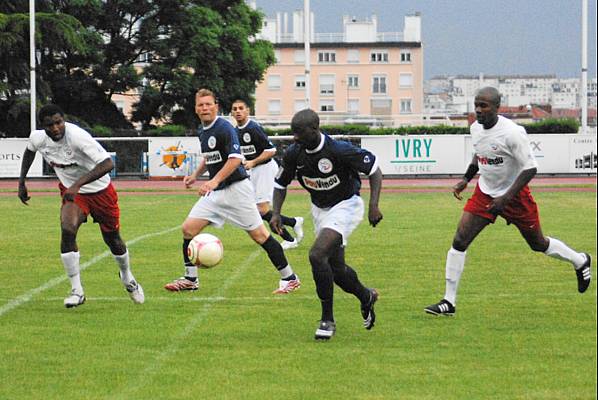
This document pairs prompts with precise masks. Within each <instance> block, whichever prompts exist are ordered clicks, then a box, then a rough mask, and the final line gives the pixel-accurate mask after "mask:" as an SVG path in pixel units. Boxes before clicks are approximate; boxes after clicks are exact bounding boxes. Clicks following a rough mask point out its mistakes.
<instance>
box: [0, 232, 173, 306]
mask: <svg viewBox="0 0 598 400" xmlns="http://www.w3.org/2000/svg"><path fill="white" fill-rule="evenodd" d="M177 229H180V226H175V227H173V228H168V229H166V230H163V231H160V232H154V233H148V234H146V235H141V236H138V237H136V238H134V239H133V240H130V241H128V242H127V246H132V245H134V244H135V243H137V242H140V241H142V240H144V239H147V238H150V237H154V236H159V235H164V234H165V233H170V232H172V231H174V230H177ZM109 255H111V253H110V251H108V250H106V251H105V252H103V253H101V254H98V255H97V256H95V257H93V258H92V259H91V260H89V261H87V262H85V263H83V264H81V271H84V270H85V269H87V268H88V267H90V266H92V265H94V264H95V263H97V262H98V261H100V260H102V259H104V258H106V257H108V256H109ZM67 279H68V278H67V276H66V275H62V276H59V277H56V278H52V279H50V280H49V281H47V282H46V283H44V284H43V285H41V286H38V287H36V288H34V289H31V290H29V291H27V292H25V293H24V294H22V295H20V296H18V297H15V298H13V299H11V300H9V301H8V303H6V304H4V305H3V306H1V307H0V317H1V316H3V315H4V314H6V313H7V312H9V311H11V310H14V309H15V308H17V307H19V306H21V305H23V304H25V303H27V302H29V301H31V299H32V298H33V296H35V295H37V294H39V293H41V292H44V291H46V290H48V289H52V288H53V287H55V286H57V285H59V284H61V283H63V282H64V281H66V280H67Z"/></svg>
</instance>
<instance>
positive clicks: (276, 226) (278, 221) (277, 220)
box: [270, 213, 282, 235]
mask: <svg viewBox="0 0 598 400" xmlns="http://www.w3.org/2000/svg"><path fill="white" fill-rule="evenodd" d="M270 229H272V230H273V231H274V232H276V233H277V234H279V235H280V234H281V233H282V218H281V217H280V214H276V213H272V218H270Z"/></svg>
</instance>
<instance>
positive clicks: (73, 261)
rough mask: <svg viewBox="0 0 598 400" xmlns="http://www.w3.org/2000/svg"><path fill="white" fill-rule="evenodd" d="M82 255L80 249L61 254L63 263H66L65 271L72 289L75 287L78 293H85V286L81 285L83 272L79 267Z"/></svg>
mask: <svg viewBox="0 0 598 400" xmlns="http://www.w3.org/2000/svg"><path fill="white" fill-rule="evenodd" d="M80 257H81V255H80V254H79V252H78V251H71V252H69V253H62V254H60V258H61V259H62V265H64V271H65V272H66V275H67V276H68V277H69V280H70V281H71V289H74V290H75V291H76V292H77V293H78V294H83V286H81V273H80V267H79V259H80Z"/></svg>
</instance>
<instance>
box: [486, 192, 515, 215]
mask: <svg viewBox="0 0 598 400" xmlns="http://www.w3.org/2000/svg"><path fill="white" fill-rule="evenodd" d="M510 200H511V199H509V198H507V197H506V196H500V197H497V198H495V199H493V200H492V202H491V203H490V204H489V205H488V212H489V213H490V214H494V215H499V214H500V213H501V212H502V211H503V210H504V209H505V206H506V205H507V203H508V202H509V201H510Z"/></svg>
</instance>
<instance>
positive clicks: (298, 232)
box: [293, 217, 303, 247]
mask: <svg viewBox="0 0 598 400" xmlns="http://www.w3.org/2000/svg"><path fill="white" fill-rule="evenodd" d="M293 230H294V231H295V238H296V239H295V242H297V244H299V243H301V241H302V240H303V217H295V226H293ZM295 247H297V246H295Z"/></svg>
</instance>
